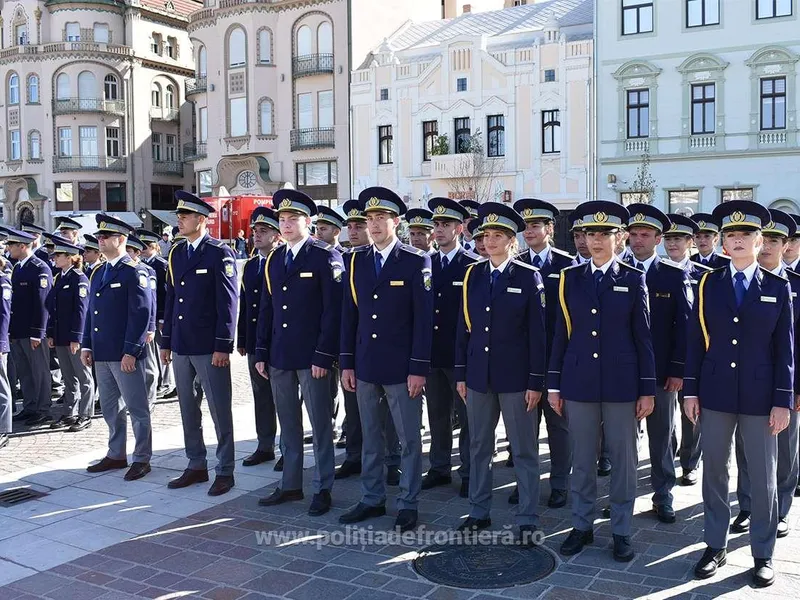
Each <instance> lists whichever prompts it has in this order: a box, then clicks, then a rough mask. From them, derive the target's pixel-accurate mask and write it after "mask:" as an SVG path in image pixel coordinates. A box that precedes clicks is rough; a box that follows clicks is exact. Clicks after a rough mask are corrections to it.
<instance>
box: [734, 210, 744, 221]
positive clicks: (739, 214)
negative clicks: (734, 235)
mask: <svg viewBox="0 0 800 600" xmlns="http://www.w3.org/2000/svg"><path fill="white" fill-rule="evenodd" d="M744 220H745V216H744V213H743V212H742V211H740V210H737V211H735V212H733V213H732V214H731V221H733V222H734V223H741V222H742V221H744Z"/></svg>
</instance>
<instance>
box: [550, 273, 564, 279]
mask: <svg viewBox="0 0 800 600" xmlns="http://www.w3.org/2000/svg"><path fill="white" fill-rule="evenodd" d="M548 277H552V278H553V279H561V273H550V275H548Z"/></svg>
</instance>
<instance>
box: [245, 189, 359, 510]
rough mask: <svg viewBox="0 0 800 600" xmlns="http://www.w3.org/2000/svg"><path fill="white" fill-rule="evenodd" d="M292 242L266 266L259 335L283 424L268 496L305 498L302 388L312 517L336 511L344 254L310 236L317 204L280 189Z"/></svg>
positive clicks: (284, 225) (279, 208)
mask: <svg viewBox="0 0 800 600" xmlns="http://www.w3.org/2000/svg"><path fill="white" fill-rule="evenodd" d="M272 201H273V203H274V205H275V207H276V209H275V212H276V213H277V214H278V223H279V225H280V229H281V237H282V238H283V239H284V240H285V241H286V244H284V245H283V246H281V247H280V248H278V249H277V250H275V251H274V252H273V253H272V254H270V255H269V257H268V258H267V260H266V264H265V265H264V274H265V278H266V284H267V289H266V294H264V295H263V297H262V299H261V306H260V311H259V315H258V328H257V334H256V370H257V371H258V372H259V373H260V374H261V375H262V376H263V377H265V378H267V379H269V380H270V383H271V384H272V396H273V397H274V398H275V407H276V408H277V410H278V421H279V422H280V425H281V450H282V453H283V458H284V466H283V478H282V480H281V484H280V486H278V487H277V488H276V489H275V490H274V491H273V493H272V494H271V495H270V496H267V497H266V498H262V499H261V500H259V501H258V503H259V504H260V505H261V506H274V505H277V504H282V503H284V502H289V501H292V500H302V499H303V408H302V407H303V405H302V403H301V399H300V395H299V394H298V387H299V388H300V390H302V394H303V401H304V402H305V406H306V410H307V411H308V417H309V420H310V421H311V431H312V434H313V447H314V458H315V460H316V465H315V467H314V478H313V483H312V485H313V489H314V496H313V498H312V500H311V506H310V507H309V509H308V514H309V515H311V516H315V517H316V516H320V515H323V514H325V513H326V512H328V511H329V510H330V507H331V488H332V487H333V475H334V460H333V428H332V427H331V395H330V389H331V388H330V377H331V369H332V368H333V363H334V360H335V359H336V348H337V346H338V345H339V327H340V322H341V314H342V274H343V272H344V267H343V265H342V255H341V254H339V251H338V250H336V249H335V248H334V247H333V246H331V245H330V244H326V243H325V242H323V241H321V240H316V239H314V238H312V237H311V235H310V233H309V227H310V225H311V217H313V216H314V215H315V214H316V212H317V205H316V204H314V201H313V200H312V199H311V198H309V197H308V196H307V195H305V194H303V193H302V192H298V191H296V190H290V189H281V190H278V191H277V192H276V193H275V194H274V195H273V197H272Z"/></svg>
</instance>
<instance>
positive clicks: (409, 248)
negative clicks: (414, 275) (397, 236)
mask: <svg viewBox="0 0 800 600" xmlns="http://www.w3.org/2000/svg"><path fill="white" fill-rule="evenodd" d="M400 250H405V251H406V252H408V253H409V254H416V255H417V256H427V255H426V253H425V252H423V251H422V250H420V249H419V248H414V246H409V245H408V244H400Z"/></svg>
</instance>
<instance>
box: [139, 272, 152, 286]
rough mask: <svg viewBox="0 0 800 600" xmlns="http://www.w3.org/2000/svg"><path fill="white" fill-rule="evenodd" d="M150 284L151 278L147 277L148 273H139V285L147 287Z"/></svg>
mask: <svg viewBox="0 0 800 600" xmlns="http://www.w3.org/2000/svg"><path fill="white" fill-rule="evenodd" d="M149 285H150V284H149V278H148V277H147V274H145V273H139V287H143V288H146V287H149Z"/></svg>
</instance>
